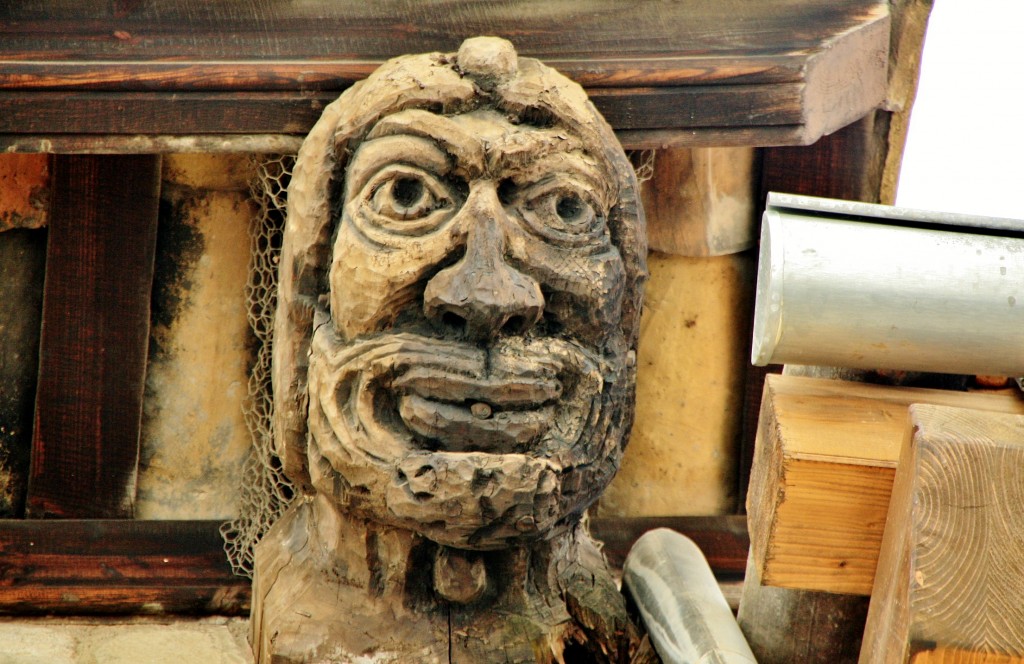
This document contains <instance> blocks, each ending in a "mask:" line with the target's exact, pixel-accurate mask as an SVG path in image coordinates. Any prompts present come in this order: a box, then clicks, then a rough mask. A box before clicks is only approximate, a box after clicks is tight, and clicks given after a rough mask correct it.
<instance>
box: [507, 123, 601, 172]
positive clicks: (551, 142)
mask: <svg viewBox="0 0 1024 664" xmlns="http://www.w3.org/2000/svg"><path fill="white" fill-rule="evenodd" d="M487 147H488V155H487V159H488V166H489V167H491V169H492V170H493V171H499V170H509V169H512V170H518V169H520V168H521V167H522V166H524V165H529V164H531V163H534V162H536V161H538V160H541V159H546V158H548V157H550V156H552V155H563V154H568V153H579V154H581V155H582V154H584V152H583V144H582V142H581V141H580V139H578V138H576V137H575V136H573V135H572V134H569V133H567V132H564V131H559V130H548V129H542V130H535V131H523V132H515V133H511V134H507V135H506V136H504V137H503V138H502V139H501V140H500V141H499V142H496V143H491V144H490V145H488V146H487Z"/></svg>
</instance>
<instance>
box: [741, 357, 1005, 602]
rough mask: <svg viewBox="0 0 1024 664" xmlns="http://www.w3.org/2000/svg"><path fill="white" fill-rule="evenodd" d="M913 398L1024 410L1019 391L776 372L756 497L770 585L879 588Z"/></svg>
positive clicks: (760, 549)
mask: <svg viewBox="0 0 1024 664" xmlns="http://www.w3.org/2000/svg"><path fill="white" fill-rule="evenodd" d="M912 403H924V404H936V405H944V406H955V407H961V408H972V409H976V410H984V411H994V412H1004V413H1015V414H1024V403H1022V402H1021V400H1020V399H1018V398H1017V397H1015V396H1009V395H994V394H983V393H968V392H951V391H944V390H929V389H922V388H896V387H883V386H879V385H866V384H863V383H846V382H842V381H832V380H820V379H814V378H802V377H796V376H776V375H770V376H768V379H767V381H766V383H765V389H764V397H763V400H762V407H761V417H760V424H759V428H758V435H757V442H756V449H755V452H754V465H753V468H752V470H751V479H750V490H749V493H748V494H747V513H748V518H749V528H750V538H751V556H752V558H753V564H754V565H755V566H756V568H757V571H758V574H759V576H760V578H761V582H762V583H763V584H765V585H768V586H775V587H781V588H792V589H798V590H817V591H824V592H835V593H848V594H853V595H870V594H871V588H872V584H873V583H874V578H875V568H876V566H877V563H878V552H879V549H880V547H881V542H882V533H883V530H884V527H885V522H886V514H887V512H888V509H889V497H890V494H891V492H892V483H893V477H894V474H895V469H896V462H897V459H898V458H899V450H900V445H901V443H902V440H903V437H904V433H905V429H906V423H907V409H908V407H909V406H910V404H912Z"/></svg>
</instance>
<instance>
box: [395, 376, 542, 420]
mask: <svg viewBox="0 0 1024 664" xmlns="http://www.w3.org/2000/svg"><path fill="white" fill-rule="evenodd" d="M392 388H393V389H395V390H396V391H399V392H411V393H413V394H418V395H419V396H421V397H424V398H426V399H431V400H434V401H445V402H448V403H462V402H465V401H470V402H480V403H483V404H484V405H488V404H490V405H492V406H496V407H498V408H499V409H507V408H511V409H516V408H536V407H537V406H540V405H541V404H545V403H549V402H551V401H554V400H556V399H558V398H559V397H561V396H562V383H561V382H560V381H559V380H557V379H556V378H553V377H540V376H501V377H494V378H473V377H469V376H464V375H459V374H454V373H448V372H444V371H440V370H438V369H436V368H433V367H416V368H413V369H409V370H408V371H407V372H406V373H404V374H403V375H401V376H399V377H397V378H395V380H394V382H393V383H392ZM473 414H474V415H476V412H474V413H473Z"/></svg>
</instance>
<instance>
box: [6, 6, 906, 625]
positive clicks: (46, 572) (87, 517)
mask: <svg viewBox="0 0 1024 664" xmlns="http://www.w3.org/2000/svg"><path fill="white" fill-rule="evenodd" d="M257 4H262V3H257ZM247 6H248V5H247ZM540 6H541V5H537V6H531V7H526V6H525V4H524V3H514V2H510V1H507V0H506V1H504V2H497V3H486V4H484V5H481V4H477V3H472V2H469V0H464V1H459V2H455V3H448V4H446V9H445V11H444V12H437V11H433V10H432V9H431V7H430V5H429V4H427V3H415V2H407V1H405V0H388V1H385V2H380V3H363V2H356V1H355V0H346V1H344V2H328V1H327V0H315V1H313V2H306V3H301V6H291V5H289V6H283V5H280V4H279V3H278V4H273V3H269V2H267V3H265V6H263V7H262V11H260V12H259V16H257V15H256V14H255V12H256V7H251V8H250V9H249V10H248V11H249V12H252V14H251V15H249V14H245V13H243V14H239V12H240V9H239V6H238V5H237V3H231V2H229V1H228V0H220V1H217V2H207V1H206V0H181V1H179V2H175V3H170V4H168V3H165V2H158V0H141V1H140V2H113V3H111V2H106V1H105V0H87V1H86V2H78V3H67V2H61V1H59V0H30V1H28V2H22V3H13V6H4V7H2V8H0V105H3V107H4V114H3V116H2V117H0V149H5V150H9V151H23V152H55V153H64V154H67V153H93V154H95V153H140V154H144V155H146V156H143V157H140V158H139V159H140V161H139V163H138V164H135V165H133V166H131V167H126V166H125V162H122V161H119V160H121V159H124V157H110V156H89V157H85V158H83V161H81V162H74V161H66V160H68V159H69V157H66V156H59V157H56V158H55V159H56V160H57V161H56V165H57V168H56V170H55V173H56V174H57V175H56V178H57V179H56V180H55V187H56V188H58V189H63V188H64V187H65V185H67V186H70V187H77V191H78V193H79V194H81V195H83V196H85V198H86V199H87V200H89V201H94V202H95V205H96V206H99V207H94V210H93V217H92V218H91V220H89V219H87V220H88V221H90V223H91V224H92V225H91V226H81V227H76V226H75V225H74V223H72V225H71V226H70V227H69V229H70V231H71V235H67V236H65V237H66V239H61V236H60V234H59V233H57V232H54V231H55V230H56V228H57V226H58V225H59V222H55V226H54V227H53V229H51V242H52V243H53V245H52V246H51V252H54V253H52V254H51V255H55V256H56V255H60V256H63V255H64V254H62V253H61V251H63V250H64V249H67V250H69V251H71V250H73V249H74V246H73V245H74V243H75V242H78V241H81V240H82V239H86V240H88V241H93V240H95V241H97V242H101V243H102V242H107V243H108V244H107V245H106V246H107V247H108V248H107V249H106V250H103V251H96V252H91V251H80V252H79V257H80V259H81V260H80V261H79V263H78V264H77V265H78V267H77V268H76V269H77V270H78V271H79V273H78V274H79V276H80V277H81V278H82V279H83V280H84V281H85V282H88V283H94V284H99V283H102V282H101V281H100V280H99V276H100V275H102V274H104V273H106V274H110V273H111V272H110V271H115V272H116V271H120V272H119V274H120V275H121V276H122V278H123V279H125V280H126V281H130V282H131V283H132V284H133V286H134V287H133V288H132V289H130V292H126V293H124V294H122V295H123V298H122V299H119V300H117V303H116V304H111V303H107V304H104V303H103V302H100V301H96V302H93V303H91V305H90V306H94V309H96V311H95V313H96V314H97V315H100V316H102V315H104V314H103V313H102V311H101V310H102V309H103V308H104V307H106V308H108V309H111V310H113V311H118V310H121V308H125V307H126V308H127V309H128V310H130V311H132V312H135V313H133V314H132V315H131V316H128V317H127V318H125V319H123V320H122V319H120V318H117V319H116V320H115V321H114V322H115V323H116V327H117V329H116V330H111V329H106V330H105V331H104V332H103V334H106V335H109V338H108V342H109V343H111V344H113V346H112V347H115V348H119V349H120V348H121V347H122V346H123V345H124V344H127V345H128V346H131V347H133V348H135V349H136V351H137V350H138V349H139V348H141V349H142V351H143V355H142V356H141V361H140V358H139V356H138V353H137V352H135V351H133V353H134V355H131V357H132V358H134V359H131V361H129V362H128V363H127V364H123V366H122V369H121V370H120V371H119V372H114V373H112V372H111V371H109V370H107V369H105V368H104V367H106V366H107V365H105V364H104V362H105V361H106V360H104V359H103V358H102V357H94V359H96V362H93V363H92V364H91V365H89V367H88V371H87V372H86V373H87V374H88V375H85V374H83V375H81V376H79V378H80V379H81V380H79V379H77V378H76V379H74V380H73V381H72V382H76V384H77V387H73V388H71V389H70V391H69V389H68V388H69V386H68V378H67V376H64V375H61V373H60V370H59V367H60V358H61V357H62V356H63V357H66V356H67V355H66V354H67V352H69V349H74V348H76V347H77V348H79V350H82V351H83V352H86V353H87V354H88V353H89V352H93V351H95V350H96V349H97V348H100V347H102V346H100V345H98V344H99V343H100V342H98V341H97V340H96V339H91V340H87V339H85V338H84V337H81V335H77V336H76V335H65V337H64V338H58V339H56V341H54V340H52V339H50V337H47V336H45V335H44V342H43V348H42V358H41V362H40V367H41V374H40V391H41V392H40V394H41V396H40V409H38V410H37V415H36V417H37V422H39V423H40V426H39V427H37V428H38V431H37V433H36V438H37V440H36V444H35V446H34V459H33V467H32V468H33V469H32V474H33V480H32V481H33V485H32V488H30V493H29V498H28V513H29V515H30V516H60V517H64V519H62V520H60V521H57V520H29V521H20V520H4V521H0V569H2V570H3V573H2V574H0V613H48V612H65V613H81V612H89V611H101V612H138V611H197V612H209V611H215V612H225V613H238V612H244V611H246V610H247V607H248V585H249V584H248V580H247V579H244V578H242V577H236V576H233V575H231V574H230V569H229V567H228V566H227V563H226V560H225V558H224V555H223V551H222V542H221V540H220V536H219V534H218V533H217V526H218V524H217V523H215V522H208V521H195V522H159V521H132V520H130V519H127V518H126V517H130V516H131V513H132V501H133V499H134V497H133V493H132V491H127V492H126V491H125V487H129V488H131V489H133V488H134V479H133V478H134V474H135V472H136V464H137V457H138V420H137V418H138V415H139V413H140V409H141V391H140V389H141V385H142V382H143V380H144V377H145V355H144V349H145V348H146V344H148V333H149V332H148V320H146V316H148V314H146V315H144V316H141V317H140V316H139V315H138V313H139V312H148V306H149V296H150V292H149V291H150V289H149V286H148V283H149V282H148V281H147V280H149V279H151V278H152V253H151V251H152V250H151V249H148V248H146V247H148V246H149V244H148V243H149V242H150V237H151V234H152V232H153V230H154V229H155V227H156V206H155V205H150V204H149V201H150V200H151V197H150V196H149V194H148V193H147V194H146V196H141V197H140V196H138V193H139V191H140V186H142V185H143V184H144V185H145V186H144V187H142V189H143V190H144V191H146V192H150V180H149V179H148V178H149V176H150V175H151V172H152V168H153V164H154V163H155V164H157V165H158V163H159V158H158V157H156V156H153V155H156V154H157V153H160V152H165V151H203V152H216V151H274V152H287V151H294V150H295V149H296V148H297V146H298V144H299V142H300V141H301V137H302V135H303V134H304V133H305V132H306V131H307V130H308V129H309V127H310V126H311V125H312V123H313V122H314V121H315V119H316V118H317V117H318V116H319V113H320V110H321V109H322V107H323V105H324V103H326V101H328V100H331V99H333V98H335V97H336V96H337V95H338V94H339V93H340V91H341V90H343V89H345V88H346V87H348V86H349V85H351V84H352V83H353V82H354V81H356V80H358V79H360V78H362V77H363V76H365V75H366V74H367V73H369V72H370V71H372V70H373V69H374V68H375V67H376V66H377V65H378V64H379V63H380V62H382V61H383V60H385V59H387V58H388V57H391V56H393V55H395V54H397V53H398V52H399V51H401V52H420V51H430V50H442V51H446V50H452V49H454V48H455V47H456V46H457V45H458V44H459V42H460V41H461V40H462V38H463V37H466V36H469V35H474V34H500V35H503V36H507V37H509V38H511V39H512V40H514V41H515V42H516V44H517V46H518V47H519V50H520V52H521V53H522V54H523V55H527V56H532V57H538V58H541V59H543V60H544V61H546V62H548V63H549V64H551V65H553V66H555V67H556V68H558V69H561V70H562V71H564V72H566V73H567V74H568V75H569V76H571V77H573V78H575V79H576V80H577V81H579V82H580V83H581V84H583V85H584V86H585V87H586V88H587V91H588V93H589V94H590V95H591V97H592V98H593V100H594V103H595V104H596V105H597V106H598V107H599V109H600V110H602V112H604V113H605V114H606V115H607V117H608V118H609V120H610V121H611V123H612V125H613V126H614V127H615V129H616V131H617V133H618V135H619V137H620V139H621V140H622V141H623V143H624V144H625V145H626V147H628V148H654V147H668V146H726V145H754V146H770V145H806V144H810V143H813V142H814V141H816V140H817V139H818V138H819V137H821V136H823V135H825V134H829V133H831V132H834V131H836V130H838V129H840V128H841V127H843V126H845V125H847V124H849V123H850V122H853V121H854V120H857V119H858V118H861V117H863V116H864V115H865V114H868V113H870V112H871V110H872V109H874V108H876V107H877V106H878V105H879V104H881V103H882V101H883V99H884V96H885V81H886V70H887V64H886V53H887V51H888V45H889V30H890V27H889V15H888V5H887V3H885V2H881V1H879V0H841V1H840V2H836V1H835V0H806V1H804V2H793V1H792V0H767V1H766V2H760V3H743V4H742V6H738V7H736V6H732V7H730V11H731V12H732V13H731V14H730V15H729V16H723V15H722V10H721V7H720V5H719V3H716V2H714V1H713V0H685V1H684V2H680V3H670V4H665V3H659V2H641V3H640V4H637V3H633V2H613V3H605V4H603V5H602V6H601V8H600V9H597V10H586V11H584V8H585V5H581V4H580V3H576V2H570V1H569V0H564V1H561V0H560V1H559V2H555V3H543V8H544V9H543V11H540V10H539V8H540ZM737 12H738V14H737ZM553 26H554V28H555V29H553ZM855 131H858V130H855ZM845 142H846V139H845V138H844V139H841V140H839V141H838V143H836V142H835V141H830V143H829V144H830V145H832V144H835V145H837V146H841V145H842V144H844V143H845ZM844 149H845V148H844ZM820 153H821V151H820V150H815V151H813V154H820ZM810 154H812V153H808V155H810ZM769 157H770V156H769ZM76 164H77V165H76ZM65 166H67V167H68V168H71V169H72V170H69V171H66V172H67V173H75V172H78V171H75V170H74V169H76V168H78V169H82V168H84V169H85V171H84V172H86V173H87V175H86V176H84V179H82V180H81V181H80V182H77V180H76V178H75V177H73V176H69V177H66V178H64V179H63V180H62V176H61V175H60V173H61V172H62V171H61V169H62V168H64V167H65ZM808 166H810V164H808ZM140 168H141V170H140ZM122 171H124V172H122ZM127 171H130V173H129V172H127ZM156 172H159V169H158V166H157V171H156ZM801 173H804V174H806V171H805V170H803V169H801ZM825 177H832V176H825ZM840 179H841V178H840ZM143 181H145V182H143ZM773 181H774V180H773ZM62 182H63V183H64V184H61V183H62ZM76 182H77V184H76ZM70 191H72V190H69V192H70ZM829 192H830V193H832V194H833V195H834V192H832V190H831V189H829ZM126 195H127V198H125V196H126ZM118 197H121V198H122V199H125V200H127V201H130V204H129V205H125V206H122V207H123V209H120V210H119V211H118V210H115V211H113V212H112V210H114V209H115V207H116V206H115V207H106V208H104V207H102V206H104V205H107V203H104V201H108V200H117V199H118ZM79 198H81V196H79V197H77V198H76V197H75V196H74V195H72V194H71V193H69V194H68V195H67V197H66V199H65V200H66V201H68V204H69V205H70V204H75V205H78V202H77V201H78V199H79ZM68 219H69V220H70V221H72V222H74V221H75V220H76V219H78V217H77V213H76V214H72V215H70V216H69V217H68ZM123 229H131V231H132V233H133V237H134V239H133V240H132V242H131V243H129V244H118V242H119V241H120V239H119V238H118V237H117V233H120V232H122V230H123ZM75 233H78V235H77V236H76V235H75ZM76 237H77V238H78V239H77V240H76V239H74V238H76ZM119 247H127V249H124V248H119ZM147 252H148V253H147ZM61 260H64V259H63V258H61ZM128 264H130V265H131V266H132V267H131V269H130V271H129V272H125V271H124V270H125V267H126V265H128ZM147 275H148V276H147ZM49 281H50V279H49V275H48V284H47V286H46V304H45V305H44V310H45V312H46V314H45V317H44V322H43V325H44V331H45V330H46V328H47V326H48V325H49V329H50V331H51V332H53V331H54V327H55V326H57V325H60V324H61V322H62V316H63V315H64V313H65V312H68V311H70V310H71V308H74V307H78V306H80V304H81V302H80V301H81V299H82V297H81V292H77V294H76V291H75V289H71V288H64V289H63V290H61V289H60V288H59V287H58V283H59V280H58V281H54V282H53V283H52V284H51V283H49ZM118 297H121V296H118ZM83 318H84V319H88V316H84V317H83ZM97 320H98V319H97ZM58 337H59V335H58ZM80 337H81V338H80ZM83 349H84V350H83ZM118 352H120V351H118ZM77 366H78V367H79V368H81V367H85V366H86V365H85V364H79V365H77ZM65 368H67V367H65ZM48 385H49V386H50V387H47V386H48ZM51 388H52V389H53V390H55V391H51V392H47V393H46V394H45V395H44V394H43V391H44V390H47V389H51ZM86 393H88V394H92V395H94V396H95V397H96V398H97V399H98V401H97V402H96V403H94V404H92V406H90V407H89V408H83V405H85V402H84V401H82V400H80V399H78V398H77V397H76V396H75V394H79V395H81V394H86ZM136 395H138V397H139V398H138V399H136V398H135V396H136ZM111 405H113V406H116V408H117V409H118V410H117V411H116V413H114V415H115V416H116V417H115V419H116V422H117V424H114V425H111V426H112V427H113V429H111V427H109V426H96V422H98V421H99V420H96V419H95V418H93V416H94V415H95V414H96V412H97V410H96V409H97V408H99V409H100V410H101V411H102V409H103V408H104V407H109V406H111ZM55 409H56V410H57V411H59V412H57V413H56V414H55ZM62 409H63V410H62ZM89 418H93V419H92V420H90V419H89ZM44 420H45V423H43V421H44ZM111 421H114V420H111ZM132 422H135V424H134V425H132ZM56 423H61V429H60V430H59V431H58V429H55V428H54V425H55V424H56ZM133 426H134V429H133V428H132V427H133ZM47 432H53V433H47ZM82 432H85V435H82ZM67 450H77V451H72V452H71V457H64V458H62V456H59V455H62V454H64V453H65V451H67ZM51 452H53V454H51ZM110 459H116V460H117V461H116V464H115V466H116V468H117V470H116V471H114V470H111V471H110V473H109V474H108V473H107V472H106V471H107V469H110V468H112V466H110V465H109V460H110ZM68 464H71V465H70V466H69V465H68ZM72 494H74V497H73V498H72V499H70V500H67V497H68V496H71V495H72ZM94 519H95V520H94ZM592 525H593V529H594V532H595V533H596V534H597V535H598V537H600V538H601V539H603V540H605V542H606V551H607V552H608V555H609V557H610V559H611V560H612V561H613V562H618V563H621V560H622V559H623V558H624V556H625V552H626V550H628V546H629V544H631V543H632V541H633V540H634V539H635V538H636V537H637V536H638V535H639V534H640V533H642V532H644V531H645V530H647V529H648V528H650V527H656V526H668V527H673V528H676V529H677V530H680V531H681V532H684V533H686V534H688V535H690V536H691V537H692V538H693V539H695V540H696V541H697V542H698V544H700V545H701V547H702V548H703V549H704V550H705V551H706V552H708V555H709V558H710V559H711V563H712V566H713V567H714V568H715V569H716V571H718V572H719V573H721V574H722V575H723V577H733V578H735V577H738V576H741V575H742V573H743V566H744V563H745V558H746V550H747V546H748V543H749V540H748V538H747V536H746V529H745V527H744V524H743V517H708V518H682V517H680V518H676V517H666V518H664V519H607V520H602V519H595V520H594V521H593V523H592Z"/></svg>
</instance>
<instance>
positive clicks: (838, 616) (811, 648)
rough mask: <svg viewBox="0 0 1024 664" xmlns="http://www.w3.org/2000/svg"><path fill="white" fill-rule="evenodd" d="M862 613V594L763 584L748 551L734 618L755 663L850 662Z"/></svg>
mask: <svg viewBox="0 0 1024 664" xmlns="http://www.w3.org/2000/svg"><path fill="white" fill-rule="evenodd" d="M867 613H868V598H867V597H861V596H859V595H836V594H832V593H822V592H815V591H810V590H793V589H791V588H773V587H772V586H766V585H764V584H763V583H761V578H760V576H759V575H758V568H757V566H756V565H754V564H753V557H751V564H750V566H749V567H748V568H747V573H746V576H745V578H744V580H743V592H742V595H741V597H740V606H739V612H738V614H737V616H736V618H737V620H738V621H739V624H740V628H741V629H742V630H743V634H744V635H745V636H746V637H747V643H748V644H750V649H751V650H752V651H753V652H754V655H756V656H757V661H758V662H759V663H760V664H793V663H794V662H800V663H801V664H853V663H854V662H856V661H857V656H858V653H859V651H860V641H861V635H862V634H863V631H864V619H865V617H866V616H867Z"/></svg>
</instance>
